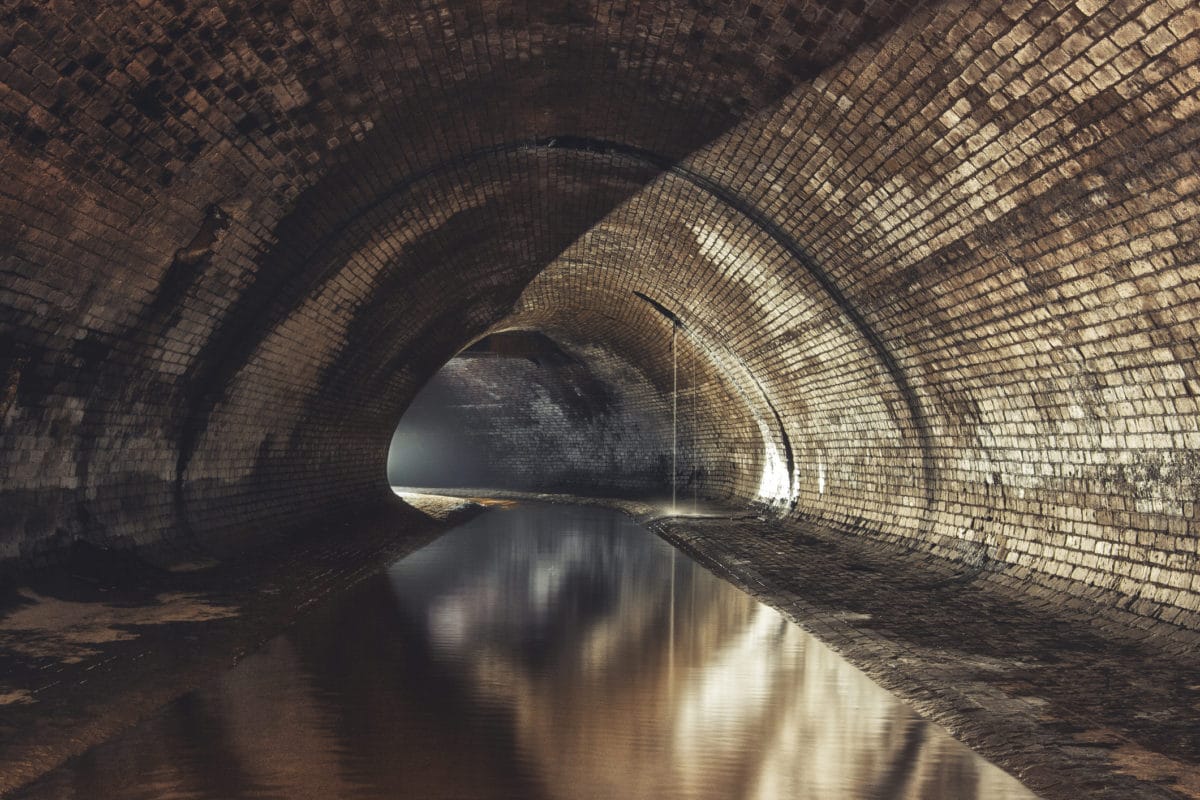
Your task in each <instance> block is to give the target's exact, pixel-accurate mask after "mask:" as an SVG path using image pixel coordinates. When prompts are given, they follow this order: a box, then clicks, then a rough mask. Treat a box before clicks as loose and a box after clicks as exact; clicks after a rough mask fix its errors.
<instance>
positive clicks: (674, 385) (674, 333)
mask: <svg viewBox="0 0 1200 800" xmlns="http://www.w3.org/2000/svg"><path fill="white" fill-rule="evenodd" d="M678 339H679V325H677V324H672V325H671V513H672V514H674V513H675V483H676V481H677V480H678V474H677V464H678V461H679V355H678V347H677V341H678Z"/></svg>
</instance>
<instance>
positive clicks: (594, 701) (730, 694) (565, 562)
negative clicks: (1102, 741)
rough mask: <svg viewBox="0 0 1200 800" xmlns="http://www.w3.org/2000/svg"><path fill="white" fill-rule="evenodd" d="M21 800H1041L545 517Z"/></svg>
mask: <svg viewBox="0 0 1200 800" xmlns="http://www.w3.org/2000/svg"><path fill="white" fill-rule="evenodd" d="M167 605H168V607H170V606H169V604H167ZM164 613H166V612H164ZM205 613H209V614H215V615H219V614H221V613H223V612H222V609H221V608H220V607H213V608H207V609H206V610H205ZM168 616H169V614H168ZM18 796H19V797H22V798H45V799H48V798H56V799H58V798H63V799H66V798H79V800H83V799H84V798H87V800H109V799H111V800H115V799H116V798H121V799H122V800H137V799H139V798H145V800H150V798H196V799H197V800H198V799H200V798H212V799H213V800H218V799H219V800H234V798H288V799H289V800H290V799H292V798H297V799H299V798H322V799H323V800H324V799H326V798H384V797H386V798H395V797H413V798H457V799H461V800H468V799H469V798H479V799H480V800H484V799H485V798H487V799H490V798H521V800H537V799H538V798H581V799H582V798H589V799H591V798H595V799H596V800H600V799H604V800H608V799H609V798H667V799H669V798H681V799H682V798H695V799H696V800H700V799H702V798H714V799H716V798H720V800H731V799H732V798H747V799H748V798H759V799H761V800H770V799H773V798H778V799H780V800H783V799H784V798H789V799H790V798H800V799H804V798H811V799H812V800H822V799H824V798H828V799H829V800H855V799H856V798H864V799H866V798H871V799H873V800H874V799H878V800H884V799H885V798H897V799H900V798H904V799H907V800H918V799H919V800H938V799H939V798H947V799H953V800H973V798H979V799H980V800H1010V799H1011V800H1016V798H1030V797H1033V795H1032V794H1030V793H1029V791H1028V790H1026V789H1025V788H1024V787H1022V786H1021V785H1020V784H1019V783H1018V782H1017V781H1016V780H1015V779H1013V778H1012V777H1010V776H1009V775H1008V774H1006V773H1004V772H1003V771H1001V770H1000V769H999V768H997V767H995V766H993V765H992V764H990V763H988V762H986V761H984V760H983V759H981V758H980V757H979V756H977V755H976V754H974V753H973V752H972V751H971V750H969V749H967V748H966V747H965V746H963V745H961V744H959V743H958V742H957V741H955V740H954V739H953V738H951V736H950V735H949V734H948V733H946V732H945V731H944V730H942V729H941V728H939V727H938V726H936V725H934V724H932V723H930V722H927V721H925V720H923V719H921V718H920V717H918V716H917V715H916V714H915V713H914V712H913V711H912V710H911V708H910V707H909V706H907V705H905V704H904V703H902V702H900V701H899V700H897V699H896V698H895V697H893V696H892V695H890V694H889V693H888V692H887V691H885V690H883V689H882V688H880V687H879V686H877V685H875V684H874V683H872V682H871V681H870V680H869V679H868V678H867V677H866V676H865V675H864V674H863V673H861V672H859V671H858V670H856V669H855V668H854V667H852V666H850V665H849V664H848V663H847V662H846V661H844V660H842V658H841V657H840V656H838V655H837V654H835V653H834V652H833V651H832V650H830V649H829V648H828V647H826V646H825V645H823V644H821V643H820V642H819V641H817V640H816V639H814V638H813V637H811V636H810V635H808V634H807V633H805V632H804V631H802V630H801V629H800V628H799V627H797V626H796V625H794V624H793V623H791V622H789V621H787V620H786V619H785V618H784V617H783V616H781V615H780V613H779V612H777V611H775V610H774V609H772V608H769V607H768V606H765V605H762V604H760V603H759V602H758V601H756V600H755V599H753V598H752V597H751V596H749V595H748V594H746V593H744V592H742V591H740V590H738V589H737V588H735V587H734V586H732V585H730V584H729V583H727V582H725V581H724V580H722V579H720V578H717V577H715V576H714V575H713V574H712V573H711V572H709V571H708V570H707V569H705V568H703V567H701V566H699V565H698V564H697V563H696V562H695V561H693V560H692V559H691V558H689V557H688V556H686V555H684V554H683V553H682V552H680V551H678V550H676V549H674V548H673V547H671V546H670V545H668V544H667V543H666V542H664V541H663V540H662V539H660V538H658V537H656V536H654V535H653V534H651V533H650V532H649V531H648V530H647V529H646V528H644V527H642V526H641V525H639V524H638V523H636V522H634V521H633V520H631V519H630V518H629V517H628V516H625V515H624V514H621V513H618V512H616V511H612V510H608V509H603V508H595V507H593V508H583V507H575V506H546V505H527V504H521V505H516V506H514V507H508V508H496V509H492V510H489V511H487V512H485V513H483V514H481V515H479V516H477V517H475V518H474V519H472V520H470V521H468V522H466V523H464V524H462V525H460V526H459V527H457V528H455V529H454V530H452V531H450V532H449V533H447V534H445V535H444V536H442V537H441V538H438V539H436V540H435V541H433V542H432V543H430V544H427V545H426V546H424V547H423V548H422V549H419V550H417V551H416V552H414V553H411V554H409V555H407V556H405V557H403V558H400V559H399V560H398V561H395V563H393V564H392V565H391V566H390V567H388V568H387V569H386V570H385V571H382V572H376V573H374V574H372V575H369V576H366V577H364V578H363V579H362V580H361V581H359V582H358V583H357V584H356V585H355V586H353V587H352V588H350V589H348V590H347V591H345V592H343V593H341V594H340V595H338V596H336V597H333V598H331V599H328V600H327V601H325V602H323V603H321V604H320V605H319V606H318V607H315V608H313V609H312V610H311V611H310V612H309V613H307V614H305V615H304V616H302V617H300V618H299V619H298V620H297V621H296V623H295V624H293V625H292V626H291V627H290V628H288V629H287V630H286V631H285V632H284V633H282V634H280V635H278V636H276V637H275V638H272V639H270V640H269V641H267V642H266V643H265V645H263V646H262V647H261V648H259V649H258V650H256V651H255V652H253V653H252V654H250V655H248V656H247V657H246V658H244V659H243V660H241V662H240V663H239V664H238V665H237V666H236V667H234V668H232V669H229V670H227V671H225V672H224V673H223V674H221V675H219V676H218V677H216V678H215V679H213V680H210V681H209V682H207V683H204V684H203V685H201V686H200V687H198V688H196V689H195V690H193V691H190V692H188V693H186V694H184V695H183V696H182V697H180V698H178V699H176V700H174V701H173V702H171V703H170V704H168V705H167V706H165V707H164V708H163V709H161V710H160V711H158V712H157V713H155V714H153V715H151V716H149V717H148V718H147V719H145V720H143V721H142V722H140V723H139V724H137V725H136V726H134V727H132V728H130V729H129V730H127V731H125V732H123V733H121V734H120V735H118V736H116V737H114V738H112V739H110V740H109V741H107V742H104V743H102V744H100V745H98V746H96V747H93V748H92V749H90V750H88V751H86V752H85V753H83V754H82V755H79V756H77V757H75V758H73V759H71V760H70V761H68V762H67V763H66V764H65V765H64V766H62V767H60V768H59V769H57V770H55V771H53V772H51V773H49V774H48V775H46V776H44V777H43V778H42V779H41V780H40V781H38V782H37V783H35V784H34V785H32V786H30V787H28V788H27V789H26V790H25V791H24V792H23V793H21V794H20V795H18Z"/></svg>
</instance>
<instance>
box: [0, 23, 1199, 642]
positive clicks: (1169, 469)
mask: <svg viewBox="0 0 1200 800" xmlns="http://www.w3.org/2000/svg"><path fill="white" fill-rule="evenodd" d="M0 18H2V20H3V25H0V31H2V32H0V129H2V130H3V131H4V135H5V147H4V150H3V152H2V155H0V184H2V186H3V188H0V223H2V224H0V259H2V260H0V274H2V276H3V284H2V285H0V309H2V310H3V313H2V316H0V403H2V405H0V411H2V412H3V415H2V417H3V428H2V429H0V438H2V444H3V455H0V476H2V477H3V504H4V507H5V508H6V510H8V513H7V519H6V520H5V522H4V527H3V529H0V557H2V558H4V559H6V560H7V559H15V560H18V561H21V562H23V563H24V562H28V561H29V560H31V559H32V560H36V559H37V558H39V557H40V554H42V553H43V552H46V553H49V552H52V551H54V550H55V549H56V548H58V547H60V546H61V545H62V543H64V542H66V541H69V540H71V539H73V538H90V539H94V540H96V541H104V542H109V543H116V544H142V545H154V544H156V543H159V542H160V541H162V540H163V539H164V538H169V537H171V536H173V535H179V531H180V530H186V529H190V530H191V531H192V533H194V534H196V535H208V534H210V533H213V532H219V533H222V534H228V535H232V536H235V537H236V536H244V535H249V534H248V533H247V532H248V531H250V530H251V529H253V528H256V527H263V526H277V525H282V524H286V523H289V522H293V521H296V520H298V519H302V518H305V517H307V516H309V515H311V514H315V513H320V512H324V511H331V510H333V509H336V508H339V507H344V506H345V505H346V504H350V503H359V502H369V501H370V498H372V497H376V496H377V492H378V490H379V488H380V484H381V480H382V464H383V461H384V457H385V453H386V449H387V435H388V433H389V432H390V428H391V427H392V426H393V425H394V424H395V421H396V417H397V416H398V415H399V413H400V411H401V410H402V409H403V407H404V405H405V404H406V403H407V401H408V399H409V398H411V397H412V396H413V394H414V393H415V392H416V391H417V389H418V388H419V387H420V385H421V384H422V383H424V382H425V381H426V380H427V379H428V378H429V376H430V375H432V374H433V373H434V372H435V371H436V370H437V369H438V367H440V366H441V364H443V363H444V362H445V361H446V360H447V359H448V358H450V357H451V356H452V355H453V354H454V353H455V352H457V350H458V349H459V348H461V347H462V346H464V345H465V344H466V343H468V342H469V341H470V340H472V339H474V338H477V337H479V336H482V335H485V334H486V333H488V332H489V331H496V330H503V329H505V328H509V327H513V326H526V327H532V328H537V329H543V330H545V331H546V332H548V333H549V334H551V335H552V336H554V337H557V338H559V339H561V340H562V341H563V342H565V343H567V344H568V345H570V346H572V347H580V348H586V347H602V348H607V349H606V350H605V352H609V353H613V354H616V356H619V358H620V359H622V360H623V361H627V362H630V363H633V362H637V363H638V364H639V366H640V368H641V369H643V370H644V373H645V375H646V378H647V381H648V383H649V384H650V385H652V386H654V387H656V388H657V389H658V390H660V391H661V390H662V389H663V388H664V387H665V386H666V385H667V380H666V376H667V369H668V366H667V364H666V361H665V359H666V351H665V350H664V347H663V343H664V341H665V338H664V333H669V331H670V326H669V324H665V323H664V318H663V317H662V315H661V314H660V313H659V312H658V311H657V310H656V309H655V308H654V307H653V306H652V305H650V304H648V303H646V302H645V301H644V300H641V299H639V297H638V295H637V294H636V293H641V294H642V295H644V296H646V297H649V298H652V299H654V300H655V302H657V303H659V304H661V305H662V306H663V307H664V308H667V309H669V310H670V311H671V312H672V313H674V314H676V315H677V316H678V317H679V318H680V319H682V320H683V321H684V323H685V325H687V324H689V322H690V323H691V325H692V326H693V329H694V330H695V331H700V330H703V332H704V341H703V343H701V342H699V341H696V342H689V343H688V344H687V345H685V350H688V351H689V352H690V351H696V353H699V352H700V351H703V354H704V357H703V358H700V359H699V361H700V362H701V363H702V364H703V365H704V366H703V367H702V368H701V369H700V370H699V371H700V372H701V373H702V374H703V375H707V376H708V377H710V378H711V381H709V383H707V384H704V385H706V386H710V387H711V393H705V394H703V395H702V397H703V402H702V404H701V405H702V406H703V413H700V414H697V416H698V418H700V419H703V420H705V422H704V423H703V425H700V426H698V430H697V435H698V440H697V441H698V444H697V448H698V449H699V450H700V451H701V452H702V453H703V454H704V458H705V459H707V460H708V461H709V462H710V463H712V464H713V465H714V469H713V471H712V472H711V477H712V483H711V485H710V486H709V487H708V488H709V490H710V491H711V492H712V493H713V494H714V495H721V496H725V497H730V498H736V499H739V500H742V501H750V500H754V499H756V498H758V499H761V498H762V497H763V496H764V491H763V483H762V481H761V479H760V476H761V475H762V474H764V473H765V472H767V471H769V469H768V467H769V463H770V458H768V457H767V456H766V454H765V453H766V449H767V448H766V445H765V444H764V443H767V442H770V443H772V444H773V445H774V446H775V447H776V448H777V449H779V450H783V449H788V450H790V451H791V455H790V457H788V458H786V459H784V458H783V456H782V454H781V455H780V456H779V457H780V459H781V460H785V461H786V466H785V467H783V471H784V472H786V473H787V474H786V475H785V476H784V479H783V480H782V481H776V485H786V489H785V490H783V491H784V492H785V494H786V500H787V502H785V503H780V504H778V505H779V506H780V507H781V509H782V510H787V509H788V507H789V506H792V505H793V504H794V508H792V509H791V512H790V513H793V514H797V515H807V516H811V517H814V518H817V519H820V520H821V521H822V522H824V523H826V524H830V525H834V526H838V527H841V528H843V529H847V530H852V531H854V532H856V533H859V534H861V535H866V536H872V537H879V538H883V539H887V540H891V541H897V542H902V543H904V544H906V545H908V546H912V547H920V548H927V549H933V550H935V551H937V552H940V553H944V554H950V555H956V556H959V557H962V556H967V557H970V558H975V559H978V558H986V559H988V560H989V562H990V563H992V564H993V565H996V567H997V569H998V570H999V571H1000V572H1001V573H1002V574H1007V575H1011V576H1012V578H1011V579H1012V580H1013V581H1018V580H1020V581H1029V582H1033V583H1037V584H1041V585H1043V586H1044V587H1050V588H1063V589H1071V590H1072V591H1077V590H1083V591H1090V590H1091V589H1110V590H1114V591H1115V592H1117V593H1119V594H1120V595H1121V596H1123V597H1124V598H1125V599H1124V600H1122V601H1121V602H1122V603H1128V604H1130V607H1132V608H1134V609H1135V610H1137V611H1138V612H1140V613H1147V614H1159V615H1162V616H1164V617H1166V618H1170V619H1179V620H1187V619H1190V617H1189V616H1188V615H1189V614H1190V613H1191V612H1192V611H1194V610H1195V608H1196V604H1197V597H1198V596H1200V585H1197V577H1196V575H1197V570H1196V568H1195V567H1196V561H1197V558H1198V557H1200V556H1198V550H1197V545H1196V542H1197V537H1196V535H1195V534H1196V531H1195V524H1196V522H1195V521H1196V504H1197V500H1198V499H1200V498H1198V491H1200V490H1198V489H1197V483H1196V481H1197V478H1196V476H1197V475H1198V474H1200V462H1198V459H1197V458H1196V456H1195V453H1196V452H1197V451H1198V450H1200V424H1198V422H1197V419H1198V418H1200V417H1198V411H1200V404H1198V403H1200V400H1198V398H1200V373H1198V372H1197V371H1196V366H1195V365H1196V363H1197V356H1200V352H1198V351H1197V345H1196V341H1197V336H1198V333H1197V331H1198V330H1200V328H1198V327H1197V325H1198V323H1197V320H1198V319H1200V313H1197V309H1198V308H1200V297H1198V296H1197V294H1196V289H1195V287H1196V285H1197V281H1196V278H1197V266H1196V265H1197V263H1198V260H1200V256H1198V254H1197V251H1196V241H1198V240H1200V228H1198V227H1197V213H1196V197H1197V192H1198V190H1200V185H1198V184H1197V183H1196V181H1195V178H1194V175H1195V174H1196V171H1197V166H1198V165H1197V163H1196V156H1195V153H1196V152H1198V151H1200V147H1198V146H1197V145H1198V144H1200V142H1198V141H1197V140H1198V139H1200V126H1198V123H1197V121H1196V120H1197V114H1198V111H1200V103H1198V101H1197V86H1198V85H1200V73H1198V72H1197V70H1198V64H1200V50H1198V46H1197V33H1196V28H1197V25H1198V24H1200V23H1198V20H1197V14H1196V11H1195V9H1194V8H1192V7H1191V4H1188V3H1183V2H1177V1H1176V0H1147V2H1138V3H1121V4H1117V3H1096V2H1092V0H1078V1H1077V2H1069V3H1048V2H1032V3H1030V2H1018V1H1017V0H1009V1H1008V2H999V1H997V0H992V1H991V2H987V3H967V2H962V1H961V0H953V1H947V2H937V3H907V2H899V1H898V2H893V3H878V2H876V3H869V4H865V3H844V4H843V3H837V2H832V0H830V2H825V3H820V2H818V3H795V2H791V3H789V2H774V3H773V2H768V3H753V4H751V3H745V4H736V3H735V4H724V5H720V6H717V5H715V4H708V5H706V4H688V5H686V6H685V5H684V4H675V3H655V4H647V3H637V4H620V3H617V4H607V3H590V2H588V3H567V4H561V5H559V4H541V3H527V4H526V3H511V4H510V3H492V2H479V3H470V4H467V3H462V4H446V5H442V4H438V3H429V4H425V5H422V6H420V7H417V8H413V7H410V6H408V5H401V4H390V3H347V4H331V3H326V2H321V1H320V0H309V1H308V2H299V3H293V4H278V3H261V4H249V5H241V4H234V3H226V2H208V3H189V2H171V3H162V4H159V3H154V2H149V3H144V4H128V5H116V6H112V7H106V8H104V9H101V10H99V11H96V10H95V9H94V8H91V7H90V6H89V5H88V4H79V5H73V4H71V3H63V4H56V5H54V6H45V5H43V4H33V3H24V2H15V1H13V2H8V3H3V4H0ZM613 143H616V144H613ZM439 165H442V166H439ZM418 179H419V180H418ZM414 181H415V182H414ZM418 184H419V185H418ZM397 189H403V191H400V192H399V193H397ZM700 190H703V191H700ZM714 197H715V198H716V200H720V201H721V202H719V203H718V202H715V200H714ZM705 198H707V199H705ZM797 266H801V267H804V268H803V269H797ZM597 304H601V305H603V314H601V313H599V312H597V311H596V306H597ZM696 353H692V354H693V355H695V354H696ZM596 357H597V358H600V357H601V356H596ZM735 374H736V375H737V376H738V377H737V378H736V379H734V378H733V377H732V376H734V375H735ZM697 383H701V381H699V380H698V381H697ZM739 387H740V388H739ZM754 387H758V388H757V389H756V388H754ZM705 391H706V392H709V390H707V389H706V390H705ZM756 392H760V393H761V397H762V398H764V399H762V400H760V399H757V398H758V396H759V395H757V394H755V393H756ZM763 420H766V421H767V424H766V427H767V428H768V431H767V433H766V434H763V433H762V431H761V430H760V426H759V422H761V421H763ZM731 452H732V453H734V455H733V456H728V454H729V453H731ZM718 462H721V463H723V464H724V466H722V467H721V468H720V469H717V468H716V466H715V465H716V464H717V463H718ZM776 471H777V472H778V470H776ZM776 477H778V476H776ZM765 496H772V495H771V494H770V492H769V491H768V492H767V493H766V495H765ZM774 497H776V499H777V498H778V495H774ZM1081 587H1085V588H1083V589H1081ZM1086 587H1091V588H1086Z"/></svg>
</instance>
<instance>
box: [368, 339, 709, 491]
mask: <svg viewBox="0 0 1200 800" xmlns="http://www.w3.org/2000/svg"><path fill="white" fill-rule="evenodd" d="M665 388H666V390H665V391H664V387H659V386H656V385H655V383H654V382H653V381H652V380H651V379H650V377H649V376H647V375H646V374H645V373H644V372H643V371H642V370H640V369H639V368H638V367H637V366H636V365H635V364H632V363H630V362H629V361H628V360H627V359H625V358H624V357H622V356H621V355H619V354H618V353H617V352H615V351H614V350H613V349H611V348H609V347H605V346H603V345H596V344H592V345H589V346H587V347H581V346H574V347H572V346H569V345H564V344H561V343H559V342H557V341H555V340H554V339H552V338H551V337H550V336H548V335H546V334H545V333H543V332H541V331H537V330H510V331H503V332H498V333H494V334H490V335H487V336H484V337H482V338H480V339H478V340H477V341H475V342H474V343H472V344H471V345H469V346H468V347H466V348H464V349H463V350H461V351H460V352H459V353H458V354H457V355H456V356H455V357H454V358H452V359H450V361H448V362H447V363H446V364H445V365H444V366H443V367H442V368H441V369H440V370H439V371H438V372H437V373H436V374H435V375H434V376H433V377H432V378H431V379H430V380H429V381H428V383H426V384H425V386H424V387H423V388H422V389H421V390H420V392H418V393H417V394H416V396H415V397H414V399H413V401H412V403H411V404H410V405H409V407H408V408H407V409H406V411H405V412H404V416H403V417H402V418H401V420H400V421H399V423H398V424H397V426H396V429H395V431H394V432H393V434H392V439H391V444H390V447H389V451H388V459H387V477H388V483H389V484H390V485H391V486H393V487H406V488H423V489H488V490H496V489H499V490H510V491H520V492H535V491H536V492H554V493H564V494H574V495H590V496H609V497H620V498H638V499H645V500H654V501H660V500H663V499H665V498H669V497H670V495H671V487H672V477H673V476H674V478H675V483H676V486H677V487H681V488H685V489H686V490H687V492H689V493H699V486H698V484H699V481H700V480H701V479H702V468H701V467H700V466H699V464H698V458H697V454H696V452H695V448H694V446H692V445H691V444H690V443H691V442H692V441H694V437H693V436H692V435H691V425H692V421H691V420H690V419H685V420H682V423H681V421H680V420H679V419H678V418H677V417H676V418H675V419H673V418H672V410H673V409H672V399H673V398H672V397H671V395H670V387H665ZM673 424H674V430H673ZM680 431H683V435H680ZM673 463H674V472H673V470H672V464H673Z"/></svg>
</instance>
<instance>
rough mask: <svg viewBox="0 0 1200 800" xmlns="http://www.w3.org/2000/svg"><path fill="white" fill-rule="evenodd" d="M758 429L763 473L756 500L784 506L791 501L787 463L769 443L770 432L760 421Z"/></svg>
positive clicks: (773, 443) (773, 445)
mask: <svg viewBox="0 0 1200 800" xmlns="http://www.w3.org/2000/svg"><path fill="white" fill-rule="evenodd" d="M758 429H759V431H760V432H761V433H762V437H763V449H764V452H763V473H762V480H761V481H760V482H759V484H758V498H759V499H760V500H766V501H768V502H770V503H772V504H784V503H787V502H788V501H789V500H791V488H792V487H791V482H790V481H789V480H788V469H787V463H786V462H785V461H784V460H783V457H782V456H781V455H780V454H779V448H777V447H776V446H775V442H773V441H771V432H770V431H769V430H767V426H766V424H765V423H763V422H762V420H758Z"/></svg>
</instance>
